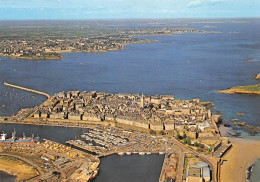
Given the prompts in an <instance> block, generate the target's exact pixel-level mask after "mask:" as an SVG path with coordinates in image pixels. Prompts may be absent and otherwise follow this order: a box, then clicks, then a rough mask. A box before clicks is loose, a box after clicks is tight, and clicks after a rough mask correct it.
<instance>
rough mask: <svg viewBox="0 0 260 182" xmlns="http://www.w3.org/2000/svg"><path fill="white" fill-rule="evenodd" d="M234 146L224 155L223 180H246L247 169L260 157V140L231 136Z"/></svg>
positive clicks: (232, 181) (221, 175)
mask: <svg viewBox="0 0 260 182" xmlns="http://www.w3.org/2000/svg"><path fill="white" fill-rule="evenodd" d="M230 141H231V143H232V145H233V146H232V148H231V149H230V150H229V151H228V152H227V153H226V154H225V155H224V157H223V165H221V168H220V171H221V172H220V181H221V182H246V170H247V168H248V167H249V166H250V165H252V164H253V163H254V162H255V161H256V160H257V159H258V158H260V141H255V140H248V139H241V138H230Z"/></svg>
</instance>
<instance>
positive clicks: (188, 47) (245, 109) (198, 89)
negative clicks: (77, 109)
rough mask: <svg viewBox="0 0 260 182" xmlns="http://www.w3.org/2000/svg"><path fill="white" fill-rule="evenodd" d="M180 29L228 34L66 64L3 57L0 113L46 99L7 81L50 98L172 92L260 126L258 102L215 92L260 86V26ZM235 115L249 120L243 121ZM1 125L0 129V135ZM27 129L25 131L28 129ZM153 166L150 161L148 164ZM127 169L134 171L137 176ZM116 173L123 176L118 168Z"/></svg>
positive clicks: (86, 56)
mask: <svg viewBox="0 0 260 182" xmlns="http://www.w3.org/2000/svg"><path fill="white" fill-rule="evenodd" d="M128 26H130V25H128ZM178 26H184V27H185V26H188V27H193V28H196V29H200V30H202V29H203V30H207V31H220V32H222V33H212V34H178V35H172V36H152V37H142V38H145V39H152V40H158V42H154V43H149V44H133V45H127V46H126V49H124V50H119V51H112V52H107V53H64V54H63V55H64V58H63V59H61V60H51V61H48V60H21V59H12V58H6V57H3V56H0V59H1V60H0V115H2V116H4V115H7V116H10V115H12V114H14V113H16V112H17V111H18V110H19V109H21V108H24V107H33V106H35V105H39V104H41V103H42V102H43V101H44V100H45V98H44V97H43V96H39V95H36V94H32V93H28V92H25V91H21V90H17V89H13V88H9V87H6V86H4V85H2V83H3V82H8V83H11V84H17V85H21V86H24V87H28V88H32V89H36V90H39V91H43V92H47V93H48V94H50V95H52V94H54V93H56V92H59V91H69V90H80V91H84V90H86V91H91V90H97V91H104V92H110V93H141V92H144V93H145V94H148V95H154V94H173V95H174V96H175V98H176V99H192V98H200V99H201V100H203V101H211V102H213V103H214V107H215V108H214V110H216V111H222V112H223V114H222V117H223V119H224V120H227V121H229V122H230V124H232V122H231V121H230V120H231V119H234V118H235V119H237V120H238V121H244V122H246V123H247V124H249V125H253V126H255V127H260V109H259V108H260V96H258V95H230V94H221V93H218V92H217V90H219V89H227V88H230V87H233V86H237V85H249V84H260V82H259V81H256V80H254V79H253V78H254V77H255V76H256V74H257V73H259V72H260V51H259V50H260V32H259V29H260V21H259V20H257V19H254V20H253V19H252V20H248V21H244V22H240V23H239V22H236V23H234V22H233V23H232V22H231V23H195V22H194V23H190V24H183V25H178ZM246 60H252V62H246ZM236 112H242V113H245V114H244V115H242V116H237V115H236V114H235V113H236ZM2 127H3V125H0V129H1V130H3V128H2ZM11 127H13V126H11ZM28 127H29V126H24V127H22V128H23V129H24V130H26V129H28V131H30V130H31V128H30V127H29V128H28ZM232 128H233V131H234V132H236V133H237V134H238V135H241V136H242V137H245V138H254V139H260V135H259V134H253V133H250V131H247V130H244V129H243V128H240V127H236V126H232ZM45 130H46V128H44V127H39V128H38V129H37V133H38V134H39V136H40V137H48V136H46V135H48V134H43V133H45ZM48 130H49V131H51V132H52V133H53V134H52V135H51V137H52V139H53V140H57V141H58V140H60V138H62V137H64V136H65V137H66V136H67V133H71V134H70V135H71V136H69V137H72V138H73V137H75V136H74V135H75V132H76V133H77V132H80V133H81V131H78V130H74V129H72V128H69V129H65V130H64V132H63V131H60V133H57V132H56V130H57V131H58V130H59V129H57V128H55V129H51V128H48ZM42 135H43V136H42ZM154 158H156V159H155V160H157V157H154ZM112 159H114V158H113V156H111V160H109V159H104V163H106V162H105V161H106V160H107V161H110V162H107V166H102V167H101V171H102V172H101V173H100V177H98V178H101V179H102V177H104V176H105V175H106V174H105V170H106V169H108V170H110V169H109V168H110V167H111V165H112V164H113V160H112ZM121 159H122V160H123V161H124V160H125V162H123V163H126V164H127V162H126V161H127V159H126V158H124V157H123V158H119V159H118V160H119V161H120V160H121ZM102 160H103V159H102ZM158 160H159V162H158V165H159V166H160V167H161V162H160V159H158ZM147 161H148V162H147V163H149V158H148V159H147ZM101 165H102V163H101ZM113 165H114V164H113ZM140 165H141V164H140ZM127 166H128V167H129V168H128V169H129V171H130V169H131V171H132V170H133V169H132V168H131V166H130V165H127ZM102 168H104V170H103V169H102ZM103 171H104V173H103ZM137 171H142V170H137ZM258 172H259V171H258ZM102 175H104V176H102ZM116 175H120V170H119V171H118V172H117V174H115V176H116ZM98 178H97V179H96V180H98ZM143 179H145V177H144V178H142V180H143ZM157 179H158V178H157ZM112 181H113V180H112Z"/></svg>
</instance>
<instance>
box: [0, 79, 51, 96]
mask: <svg viewBox="0 0 260 182" xmlns="http://www.w3.org/2000/svg"><path fill="white" fill-rule="evenodd" d="M4 85H5V86H8V87H13V88H17V89H20V90H25V91H28V92H32V93H36V94H40V95H43V96H45V97H47V98H50V95H49V94H47V93H44V92H40V91H37V90H33V89H29V88H25V87H21V86H17V85H13V84H10V83H6V82H4Z"/></svg>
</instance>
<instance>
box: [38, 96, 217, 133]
mask: <svg viewBox="0 0 260 182" xmlns="http://www.w3.org/2000/svg"><path fill="white" fill-rule="evenodd" d="M33 117H34V118H49V119H60V120H65V119H68V120H75V121H94V122H104V121H112V122H117V123H121V124H126V125H132V126H136V127H141V128H145V129H153V130H157V131H160V130H178V129H182V128H183V127H189V128H190V129H191V130H194V131H202V132H203V131H204V129H205V128H208V127H212V124H211V123H212V119H215V117H214V115H213V116H212V114H211V111H210V110H207V109H206V107H204V106H202V105H200V101H199V99H193V100H175V99H174V97H173V96H172V95H154V96H144V95H143V94H109V93H104V92H96V91H91V92H79V91H70V92H67V93H64V92H60V93H57V94H55V95H54V96H52V97H51V98H49V99H48V100H47V101H46V102H44V103H43V104H42V105H41V106H40V107H39V109H38V110H37V111H36V112H35V113H34V115H33Z"/></svg>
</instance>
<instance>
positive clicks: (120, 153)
mask: <svg viewBox="0 0 260 182" xmlns="http://www.w3.org/2000/svg"><path fill="white" fill-rule="evenodd" d="M117 154H118V155H120V156H122V155H124V154H125V153H124V152H119V153H117Z"/></svg>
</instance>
